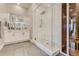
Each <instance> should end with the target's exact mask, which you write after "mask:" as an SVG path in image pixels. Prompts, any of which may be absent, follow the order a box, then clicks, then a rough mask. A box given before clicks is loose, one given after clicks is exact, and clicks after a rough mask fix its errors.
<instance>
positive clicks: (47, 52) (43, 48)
mask: <svg viewBox="0 0 79 59" xmlns="http://www.w3.org/2000/svg"><path fill="white" fill-rule="evenodd" d="M31 42H32V43H34V44H35V45H36V46H37V47H38V48H40V49H41V50H43V51H44V52H45V53H46V54H48V55H49V56H56V55H57V54H59V52H60V50H59V49H57V50H55V51H51V50H49V49H48V48H46V47H44V46H43V45H42V44H39V43H38V42H36V41H35V40H34V41H33V40H31Z"/></svg>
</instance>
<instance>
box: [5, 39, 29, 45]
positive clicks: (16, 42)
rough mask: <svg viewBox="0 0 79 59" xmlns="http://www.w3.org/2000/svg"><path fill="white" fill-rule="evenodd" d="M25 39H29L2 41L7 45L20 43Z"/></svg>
mask: <svg viewBox="0 0 79 59" xmlns="http://www.w3.org/2000/svg"><path fill="white" fill-rule="evenodd" d="M25 41H29V39H28V40H19V41H13V42H4V43H5V45H8V44H14V43H20V42H25Z"/></svg>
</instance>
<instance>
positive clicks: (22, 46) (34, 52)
mask: <svg viewBox="0 0 79 59" xmlns="http://www.w3.org/2000/svg"><path fill="white" fill-rule="evenodd" d="M0 56H48V55H47V54H46V53H45V52H43V51H41V50H40V49H39V48H38V47H36V46H35V45H34V44H32V43H31V42H22V43H16V44H10V45H6V46H4V48H3V49H2V50H1V51H0Z"/></svg>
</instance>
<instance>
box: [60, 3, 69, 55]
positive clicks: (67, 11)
mask: <svg viewBox="0 0 79 59" xmlns="http://www.w3.org/2000/svg"><path fill="white" fill-rule="evenodd" d="M61 6H62V5H61ZM66 6H67V10H66V13H67V34H66V36H67V38H66V39H67V41H66V42H67V45H66V46H67V53H64V52H62V19H61V45H60V53H61V54H63V55H65V56H68V55H69V3H67V4H66ZM61 10H62V7H61ZM61 18H62V12H61Z"/></svg>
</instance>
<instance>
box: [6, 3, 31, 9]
mask: <svg viewBox="0 0 79 59" xmlns="http://www.w3.org/2000/svg"><path fill="white" fill-rule="evenodd" d="M6 5H19V6H21V7H23V8H26V9H28V8H30V7H31V5H32V4H31V3H6Z"/></svg>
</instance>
